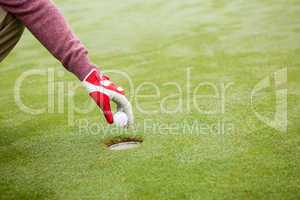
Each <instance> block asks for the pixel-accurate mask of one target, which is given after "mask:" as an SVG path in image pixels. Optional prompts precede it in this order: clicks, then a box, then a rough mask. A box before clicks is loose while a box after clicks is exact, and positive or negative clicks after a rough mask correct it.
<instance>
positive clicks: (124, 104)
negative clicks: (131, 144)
mask: <svg viewBox="0 0 300 200" xmlns="http://www.w3.org/2000/svg"><path fill="white" fill-rule="evenodd" d="M111 99H112V101H113V102H115V103H116V104H117V110H118V111H123V112H125V113H126V114H127V117H128V125H129V126H131V125H133V124H134V116H133V112H132V106H131V103H130V102H129V101H128V99H127V98H126V97H125V96H124V95H121V94H119V93H114V94H113V95H112V96H111Z"/></svg>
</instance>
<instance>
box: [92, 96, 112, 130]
mask: <svg viewBox="0 0 300 200" xmlns="http://www.w3.org/2000/svg"><path fill="white" fill-rule="evenodd" d="M90 96H91V97H92V98H93V99H94V101H95V102H96V104H97V105H98V106H99V107H100V108H101V110H102V111H103V114H104V117H105V119H106V121H107V123H109V124H112V123H114V118H113V114H112V112H111V107H110V99H109V97H108V96H107V95H106V94H103V93H100V92H92V93H90Z"/></svg>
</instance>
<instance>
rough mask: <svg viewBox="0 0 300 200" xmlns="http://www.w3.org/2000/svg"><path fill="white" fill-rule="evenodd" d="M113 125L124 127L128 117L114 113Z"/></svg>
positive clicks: (122, 113)
mask: <svg viewBox="0 0 300 200" xmlns="http://www.w3.org/2000/svg"><path fill="white" fill-rule="evenodd" d="M114 124H115V125H116V126H119V127H125V126H127V124H128V117H127V115H126V113H124V112H121V111H119V112H116V113H115V114H114Z"/></svg>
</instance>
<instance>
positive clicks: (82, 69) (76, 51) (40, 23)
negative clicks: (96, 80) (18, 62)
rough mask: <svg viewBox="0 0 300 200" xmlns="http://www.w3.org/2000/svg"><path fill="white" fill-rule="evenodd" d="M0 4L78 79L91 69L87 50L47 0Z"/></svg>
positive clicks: (13, 0)
mask: <svg viewBox="0 0 300 200" xmlns="http://www.w3.org/2000/svg"><path fill="white" fill-rule="evenodd" d="M0 6H1V7H3V9H5V10H6V11H7V12H9V13H11V14H12V15H14V16H16V17H17V18H18V19H19V20H20V21H21V22H22V23H23V24H24V25H25V26H26V27H27V28H28V29H29V30H30V32H31V33H32V34H33V35H34V36H35V37H36V38H37V39H38V40H39V41H40V42H41V43H42V44H43V45H44V46H45V47H46V48H47V49H48V50H49V52H50V53H51V54H52V55H53V56H54V57H56V58H57V59H58V60H59V61H60V62H61V63H62V64H63V65H64V66H65V68H66V69H67V70H69V71H70V72H72V73H74V74H75V75H76V76H77V77H78V78H79V79H80V80H83V79H84V77H85V76H86V75H87V74H88V73H89V72H90V71H91V69H92V68H94V66H93V65H92V64H91V62H90V60H89V58H88V52H87V49H86V48H85V47H84V45H83V44H82V43H81V42H80V40H79V39H78V38H77V37H76V36H75V34H74V33H73V32H72V31H71V29H70V27H69V25H68V24H67V22H66V20H65V19H64V17H63V15H62V14H61V13H60V11H59V10H58V8H57V7H56V6H55V5H54V3H53V2H52V1H51V0H0Z"/></svg>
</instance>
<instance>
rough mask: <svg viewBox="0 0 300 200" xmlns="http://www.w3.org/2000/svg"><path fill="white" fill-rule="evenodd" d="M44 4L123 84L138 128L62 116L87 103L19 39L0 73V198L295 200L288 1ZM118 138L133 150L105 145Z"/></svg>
mask: <svg viewBox="0 0 300 200" xmlns="http://www.w3.org/2000/svg"><path fill="white" fill-rule="evenodd" d="M55 2H56V3H57V4H58V6H59V7H60V8H61V10H62V12H63V13H64V14H65V16H66V18H67V19H68V21H69V22H70V24H71V25H72V28H73V29H74V31H75V32H76V33H77V35H78V36H79V37H80V38H81V39H82V42H83V43H84V44H85V45H86V46H87V48H88V49H89V52H90V56H91V58H92V60H93V62H94V63H96V64H99V65H100V66H101V68H102V69H103V70H106V71H107V73H108V74H109V75H110V76H111V78H112V79H113V80H114V81H115V82H117V83H118V84H119V85H121V86H123V87H124V88H131V86H132V85H133V87H132V88H133V89H134V90H133V89H132V88H131V89H130V90H129V91H130V92H131V100H132V103H133V107H134V112H135V117H136V122H137V127H136V130H134V131H129V132H124V131H121V133H120V131H119V130H117V129H115V128H114V127H107V126H106V124H105V123H104V120H103V117H102V115H100V113H99V111H98V109H97V108H96V106H94V105H93V106H92V107H91V111H90V112H89V114H85V113H79V112H77V111H78V110H74V109H73V108H74V105H76V107H77V108H78V109H81V110H82V109H83V108H87V107H88V105H90V100H89V97H88V95H87V94H86V92H85V91H84V89H83V88H78V89H77V90H76V93H75V96H74V97H73V96H72V92H71V91H73V88H74V87H75V86H74V85H73V84H75V83H77V80H76V79H75V77H74V76H73V75H71V74H69V73H67V72H65V71H64V69H63V68H62V67H61V66H60V64H59V63H58V62H57V61H56V60H55V59H53V58H52V57H51V56H50V55H49V53H48V52H47V51H46V50H45V49H44V48H43V47H41V45H40V44H39V43H38V42H37V41H36V40H35V39H34V38H33V36H31V34H30V33H29V32H28V31H26V32H25V35H24V37H23V38H22V40H21V41H20V43H19V44H18V46H17V48H16V49H15V50H14V51H13V52H12V54H11V55H10V56H9V57H8V58H7V59H6V60H5V61H4V62H2V63H1V64H0V76H1V80H0V94H1V95H0V109H1V111H0V144H1V146H0V177H1V178H0V199H109V200H112V199H131V200H132V199H149V200H150V199H299V198H300V192H299V191H300V190H299V185H300V175H299V174H300V168H299V166H300V162H299V161H300V159H299V158H300V152H299V143H300V135H299V132H300V125H299V121H300V118H299V116H300V115H299V112H300V106H299V105H300V101H299V97H300V96H299V95H300V82H299V81H300V80H299V76H300V66H299V65H300V57H299V55H300V23H299V18H300V5H299V3H298V2H297V1H293V0H277V1H262V0H261V1H258V0H252V1H239V0H233V1H224V0H218V1H217V0H211V1H208V0H207V1H199V0H187V1H163V0H151V1H138V0H123V1H117V0H110V1H96V0H89V1H84V0H55ZM36 69H38V70H39V72H41V73H43V74H42V75H33V76H30V77H27V78H25V79H24V81H23V82H22V84H21V85H19V86H20V87H19V86H18V85H16V83H18V80H19V81H20V80H21V79H20V77H21V75H22V74H23V73H24V72H28V73H29V72H30V73H33V72H36V71H32V70H36ZM120 72H121V74H120ZM124 74H125V75H126V76H128V77H130V80H131V81H132V82H131V84H130V82H129V81H128V80H127V79H126V76H124ZM23 75H24V74H23ZM285 77H287V81H285ZM53 78H54V79H53ZM48 79H49V80H48ZM262 80H266V81H262ZM170 82H172V83H170ZM175 83H176V85H175ZM53 88H54V89H53ZM187 88H189V90H187ZM255 88H256V89H257V90H255ZM18 89H20V90H18ZM286 89H288V90H287V94H286V95H285V92H286ZM19 92H20V93H19ZM158 92H159V93H158ZM48 93H49V97H50V100H49V98H48ZM16 94H17V95H16ZM18 94H19V97H20V99H21V100H22V102H21V103H23V104H24V105H25V106H28V108H29V109H35V111H37V110H36V109H42V110H40V111H41V114H38V115H32V114H29V113H26V112H23V111H22V110H21V109H20V105H21V104H20V102H19V103H18V104H17V103H16V102H18V101H16V100H15V99H18ZM251 94H252V95H251ZM147 95H148V96H147ZM149 95H152V96H149ZM171 95H174V96H171ZM204 95H207V96H204ZM276 95H277V96H276ZM251 96H252V97H253V98H252V102H251ZM285 100H287V108H285ZM49 102H50V104H49ZM23 110H24V107H23ZM27 111H28V110H27ZM172 111H174V113H172ZM175 111H176V112H175ZM285 111H287V120H285V116H286V115H285ZM275 113H277V115H275ZM274 116H277V118H274ZM285 122H286V123H287V124H285ZM87 124H88V125H89V127H87ZM286 127H287V131H286V129H285V128H286ZM120 135H121V137H128V136H138V137H143V139H144V141H143V143H142V144H141V146H140V147H139V148H135V149H130V150H126V151H110V150H108V149H107V148H106V147H105V144H104V143H105V141H107V140H110V139H112V138H115V137H118V136H120Z"/></svg>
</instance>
